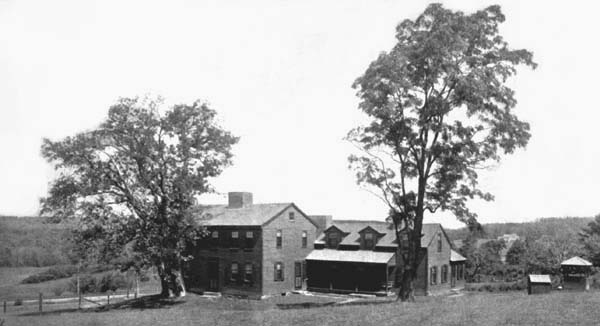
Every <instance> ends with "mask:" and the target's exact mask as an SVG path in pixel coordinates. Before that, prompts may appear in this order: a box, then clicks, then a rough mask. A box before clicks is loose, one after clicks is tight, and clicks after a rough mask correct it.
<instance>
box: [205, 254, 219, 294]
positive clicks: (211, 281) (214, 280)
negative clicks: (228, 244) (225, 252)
mask: <svg viewBox="0 0 600 326" xmlns="http://www.w3.org/2000/svg"><path fill="white" fill-rule="evenodd" d="M208 291H213V292H218V291H219V258H209V259H208Z"/></svg>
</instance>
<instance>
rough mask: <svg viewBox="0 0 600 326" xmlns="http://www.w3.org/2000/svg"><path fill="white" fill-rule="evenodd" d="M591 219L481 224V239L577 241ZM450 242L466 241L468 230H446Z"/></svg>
mask: <svg viewBox="0 0 600 326" xmlns="http://www.w3.org/2000/svg"><path fill="white" fill-rule="evenodd" d="M592 220H593V218H592V217H547V218H540V219H537V220H535V221H533V222H523V223H489V224H483V231H484V234H483V235H482V237H483V238H488V239H496V238H498V237H499V236H501V235H503V234H510V233H516V234H517V235H519V236H520V237H521V238H525V239H529V240H537V239H539V238H541V237H542V236H544V235H545V236H547V237H551V238H558V239H572V241H577V236H578V234H579V232H580V231H581V229H583V228H585V227H587V225H588V223H590V222H591V221H592ZM446 233H447V234H448V237H450V240H462V239H466V238H467V236H468V235H469V230H468V229H467V228H466V227H465V228H460V229H449V230H446Z"/></svg>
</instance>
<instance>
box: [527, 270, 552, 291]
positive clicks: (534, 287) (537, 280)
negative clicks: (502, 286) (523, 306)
mask: <svg viewBox="0 0 600 326" xmlns="http://www.w3.org/2000/svg"><path fill="white" fill-rule="evenodd" d="M550 291H552V280H550V275H537V274H530V275H529V276H528V277H527V294H542V293H548V292H550Z"/></svg>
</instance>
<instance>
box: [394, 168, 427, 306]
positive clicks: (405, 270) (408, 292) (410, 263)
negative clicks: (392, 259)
mask: <svg viewBox="0 0 600 326" xmlns="http://www.w3.org/2000/svg"><path fill="white" fill-rule="evenodd" d="M426 185H427V183H426V180H425V179H423V178H419V188H418V193H417V203H416V206H415V207H414V210H415V219H414V225H413V229H412V230H409V232H408V248H401V247H400V246H401V244H400V241H398V248H400V250H399V253H397V255H398V254H401V255H402V256H403V259H402V264H401V265H400V266H402V269H401V270H402V274H401V275H400V280H399V282H398V283H399V284H397V285H398V295H397V297H396V300H401V301H403V302H405V301H414V286H413V284H414V280H415V279H416V277H417V268H418V266H419V251H420V250H421V233H422V230H423V217H424V215H425V214H424V213H425V210H424V209H423V206H424V203H425V187H426ZM396 279H398V278H396Z"/></svg>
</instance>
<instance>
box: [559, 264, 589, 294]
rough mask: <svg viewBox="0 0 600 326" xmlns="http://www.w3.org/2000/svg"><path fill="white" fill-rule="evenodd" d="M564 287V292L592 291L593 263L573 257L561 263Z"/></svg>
mask: <svg viewBox="0 0 600 326" xmlns="http://www.w3.org/2000/svg"><path fill="white" fill-rule="evenodd" d="M560 273H561V275H562V287H563V289H564V290H578V291H587V290H589V289H590V275H591V273H592V263H590V262H589V261H587V260H585V259H583V258H581V257H573V258H569V259H567V260H565V261H563V262H562V263H560Z"/></svg>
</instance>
